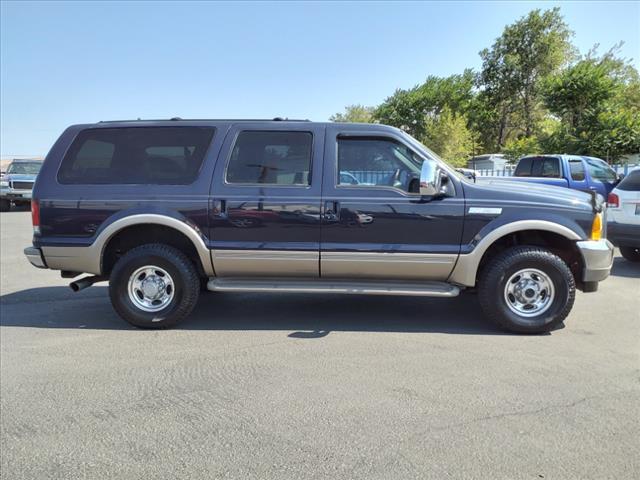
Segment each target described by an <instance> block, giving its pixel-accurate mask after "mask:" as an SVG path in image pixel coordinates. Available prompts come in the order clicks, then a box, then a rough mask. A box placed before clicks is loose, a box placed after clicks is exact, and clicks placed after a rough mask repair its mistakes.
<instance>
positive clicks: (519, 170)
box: [513, 157, 533, 177]
mask: <svg viewBox="0 0 640 480" xmlns="http://www.w3.org/2000/svg"><path fill="white" fill-rule="evenodd" d="M532 163H533V158H531V157H525V158H521V159H520V161H519V162H518V166H517V167H516V171H515V172H514V173H513V174H514V176H516V177H530V176H531V164H532Z"/></svg>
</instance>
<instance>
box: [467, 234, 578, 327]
mask: <svg viewBox="0 0 640 480" xmlns="http://www.w3.org/2000/svg"><path fill="white" fill-rule="evenodd" d="M524 269H535V270H539V271H540V272H542V273H544V274H545V275H546V276H547V277H548V279H549V280H550V282H551V284H552V286H553V290H554V295H553V297H552V298H551V300H549V305H548V307H547V309H546V310H545V311H543V312H542V313H540V314H539V315H534V316H531V317H527V316H525V315H520V314H518V313H517V312H516V311H514V310H512V308H511V307H510V306H509V305H508V302H509V296H508V295H507V294H506V293H505V290H506V286H507V282H508V281H509V280H510V279H512V277H513V276H514V275H515V274H516V273H518V272H519V271H520V270H524ZM518 278H519V277H518V276H516V277H514V278H513V280H514V281H513V282H512V285H515V281H517V280H518ZM543 290H544V289H543ZM524 294H526V290H525V291H524V293H523V295H524ZM547 294H548V293H547ZM575 294H576V284H575V280H574V278H573V274H572V273H571V270H570V269H569V267H568V266H567V264H566V263H564V261H563V260H562V259H561V258H560V257H558V256H556V255H554V254H553V253H551V252H550V251H549V250H546V249H544V248H540V247H526V246H522V247H512V248H509V249H508V250H505V251H504V252H502V253H500V254H499V255H497V256H496V257H495V258H493V259H491V261H490V262H489V263H488V264H487V265H486V266H485V267H484V269H483V270H482V272H481V274H480V278H479V279H478V299H479V301H480V306H481V307H482V310H483V312H484V314H485V315H486V316H487V318H489V319H490V320H491V321H493V322H494V323H496V324H497V325H498V326H499V327H501V328H503V329H505V330H508V331H510V332H516V333H531V334H535V333H544V332H548V331H550V330H553V329H554V328H556V327H557V326H558V325H560V324H561V323H562V322H563V320H564V319H565V318H566V317H567V315H569V312H570V311H571V308H572V307H573V302H574V300H575ZM543 295H544V294H543ZM511 299H513V295H511Z"/></svg>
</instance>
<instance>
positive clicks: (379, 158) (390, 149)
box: [338, 138, 422, 193]
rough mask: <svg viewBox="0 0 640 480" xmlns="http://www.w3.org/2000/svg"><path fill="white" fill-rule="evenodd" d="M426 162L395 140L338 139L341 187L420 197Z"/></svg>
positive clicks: (339, 180)
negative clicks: (390, 189) (396, 191)
mask: <svg viewBox="0 0 640 480" xmlns="http://www.w3.org/2000/svg"><path fill="white" fill-rule="evenodd" d="M421 166H422V158H420V157H419V156H418V155H417V154H415V153H414V152H413V151H412V150H411V149H409V148H408V147H407V146H405V145H403V144H401V143H399V142H396V141H394V140H391V139H381V138H338V171H339V172H340V173H339V175H338V185H341V186H358V187H360V186H364V187H373V186H376V187H377V186H385V187H394V188H398V189H400V190H404V191H405V192H410V193H418V191H419V188H420V168H421Z"/></svg>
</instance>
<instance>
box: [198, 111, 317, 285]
mask: <svg viewBox="0 0 640 480" xmlns="http://www.w3.org/2000/svg"><path fill="white" fill-rule="evenodd" d="M323 142H324V127H323V126H319V125H315V124H312V123H306V122H295V123H293V122H287V123H284V122H283V123H279V122H261V123H249V122H246V123H238V124H234V125H233V126H232V127H231V129H230V131H229V133H228V134H227V137H226V139H225V142H224V146H223V149H222V153H221V156H220V158H219V159H218V162H217V163H216V168H215V173H214V178H213V183H212V187H211V199H210V235H211V238H212V247H213V250H212V259H213V265H214V269H215V273H216V275H217V276H251V277H255V276H266V277H270V276H274V277H276V276H277V277H292V276H297V277H317V276H318V275H319V250H320V185H321V180H322V179H321V171H322V165H321V163H322V154H323V149H324V145H323Z"/></svg>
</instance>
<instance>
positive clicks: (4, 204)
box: [0, 198, 11, 212]
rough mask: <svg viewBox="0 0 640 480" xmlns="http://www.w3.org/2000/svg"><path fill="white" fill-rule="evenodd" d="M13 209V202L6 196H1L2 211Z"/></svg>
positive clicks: (0, 210) (0, 207)
mask: <svg viewBox="0 0 640 480" xmlns="http://www.w3.org/2000/svg"><path fill="white" fill-rule="evenodd" d="M9 210H11V202H10V201H9V200H7V199H6V198H0V212H8V211H9Z"/></svg>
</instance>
